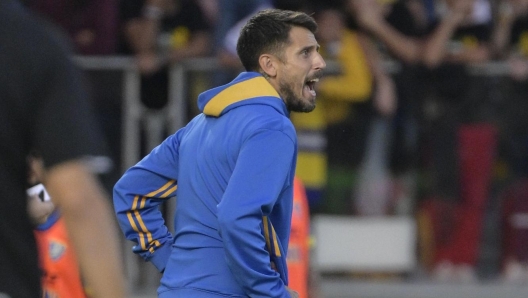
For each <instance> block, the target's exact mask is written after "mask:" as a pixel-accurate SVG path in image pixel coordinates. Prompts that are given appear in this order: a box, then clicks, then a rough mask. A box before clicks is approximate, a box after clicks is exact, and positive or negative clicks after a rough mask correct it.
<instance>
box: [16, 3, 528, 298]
mask: <svg viewBox="0 0 528 298" xmlns="http://www.w3.org/2000/svg"><path fill="white" fill-rule="evenodd" d="M23 2H24V4H25V5H26V6H27V7H28V8H29V9H30V10H31V11H33V12H34V14H36V15H38V16H39V17H42V18H45V19H48V20H50V21H51V22H53V23H55V24H56V26H57V27H59V28H60V29H61V30H62V32H63V34H64V36H65V37H66V38H68V39H69V40H70V44H71V47H72V49H73V51H74V52H75V56H74V57H72V59H74V60H75V62H76V63H77V65H78V66H79V67H80V68H81V69H83V70H84V71H85V73H86V77H87V83H88V84H89V86H90V90H91V92H92V98H93V104H94V107H95V109H96V112H97V116H98V117H99V123H100V126H101V127H102V128H103V130H104V132H105V134H106V138H107V141H108V143H109V144H110V145H111V149H112V152H111V153H112V156H111V158H112V159H113V161H114V165H115V167H114V168H113V170H112V171H111V172H109V173H107V174H105V175H102V176H101V179H102V181H103V182H104V184H105V185H106V187H107V189H108V191H109V192H110V191H111V189H112V187H113V185H114V183H115V182H116V181H117V179H118V178H119V177H120V176H121V174H122V173H123V172H124V171H125V170H126V169H127V168H129V167H130V166H132V165H133V164H135V163H136V162H137V161H139V160H140V159H141V158H142V157H143V156H144V155H145V154H147V153H148V152H149V151H150V150H152V149H153V148H154V147H155V146H156V145H157V144H159V143H160V142H161V141H162V140H163V139H164V138H165V137H167V136H168V135H170V134H172V133H173V132H175V131H176V130H177V129H178V128H180V127H182V126H183V125H185V124H186V123H187V122H188V121H189V120H190V119H191V118H192V117H194V116H195V115H196V114H197V113H198V111H197V106H196V97H197V95H198V94H199V93H200V92H202V91H205V90H207V89H208V88H211V87H214V86H217V85H218V84H223V83H227V82H229V81H230V80H231V79H233V78H234V76H236V75H237V74H238V73H239V72H240V71H241V70H242V69H241V65H240V63H239V61H238V58H237V56H236V40H237V37H238V32H239V29H240V26H241V24H244V22H245V20H246V19H247V18H248V17H249V16H251V15H253V14H254V13H255V12H257V11H259V10H261V9H265V8H270V7H277V8H283V9H291V10H299V11H304V12H307V13H309V14H311V15H312V16H313V17H314V18H315V19H316V20H317V22H318V24H319V30H318V32H317V40H318V42H319V43H320V45H321V53H322V54H323V56H324V57H325V59H326V60H327V62H328V67H327V70H326V71H325V73H326V75H325V77H324V78H323V79H322V80H321V81H320V83H319V84H318V86H317V94H318V95H317V100H318V102H317V109H316V110H315V111H314V112H312V113H309V114H293V115H292V116H291V119H292V121H293V123H294V125H295V127H296V129H297V133H298V137H299V156H298V167H297V176H298V178H299V179H300V180H301V181H302V183H303V184H304V187H305V189H306V199H307V204H308V206H309V215H310V218H309V219H310V223H309V224H308V223H304V224H306V225H309V227H310V239H309V249H310V252H311V253H310V256H309V258H307V260H306V261H309V268H310V274H309V277H307V280H308V284H309V287H310V290H309V296H310V297H311V298H318V297H329V298H330V297H358V298H359V297H372V298H374V297H393V298H394V297H421V298H426V297H437V298H438V297H450V298H454V297H527V296H528V286H526V285H527V284H528V0H122V1H119V0H25V1H23ZM175 205H176V203H175V200H174V199H173V200H171V201H169V203H168V204H167V205H166V206H164V207H163V208H164V212H165V214H166V218H167V220H168V221H169V222H171V216H172V215H171V214H172V211H171V210H172V209H174V208H175ZM123 239H124V237H123ZM131 247H132V243H129V242H125V240H123V256H124V258H125V259H126V265H127V269H126V270H127V276H128V280H129V286H130V289H131V290H132V292H133V293H137V295H138V297H155V289H156V287H157V284H158V281H159V273H157V272H156V271H155V269H154V267H153V266H151V265H150V264H147V263H144V262H143V261H141V260H139V259H138V258H137V257H136V256H134V255H133V254H132V252H131Z"/></svg>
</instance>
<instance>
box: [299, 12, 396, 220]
mask: <svg viewBox="0 0 528 298" xmlns="http://www.w3.org/2000/svg"><path fill="white" fill-rule="evenodd" d="M337 7H339V6H337ZM317 10H318V11H317V13H316V18H317V20H318V23H319V25H320V26H319V30H318V33H317V36H318V40H319V41H320V42H321V53H322V55H324V56H325V58H327V59H332V60H335V61H336V62H337V63H338V64H339V65H340V71H339V72H338V73H335V74H331V75H328V76H326V77H325V78H323V79H322V80H321V82H320V85H319V86H318V93H319V94H320V100H319V102H318V109H316V110H315V111H314V112H313V113H310V114H294V115H292V121H293V123H294V124H295V126H296V129H297V132H298V134H299V155H298V164H297V175H298V176H299V178H301V180H303V182H304V184H305V186H306V189H307V194H308V198H309V201H310V204H311V205H312V206H317V208H318V209H320V211H323V212H331V213H349V214H350V213H352V212H353V208H355V209H356V210H355V211H357V212H358V213H360V214H365V215H366V214H372V213H371V212H373V213H375V212H380V213H383V211H380V209H384V208H385V207H384V204H385V203H386V200H385V201H384V199H385V198H386V197H384V195H383V194H381V195H379V196H377V198H380V200H379V201H378V200H376V202H371V203H370V206H371V207H373V208H372V209H376V211H374V210H372V211H367V209H370V207H367V206H366V204H362V203H361V202H365V200H361V199H359V200H358V201H361V202H356V203H357V204H355V206H354V207H353V206H352V205H353V204H351V203H350V202H351V200H350V197H351V193H350V190H351V189H352V185H353V181H352V179H348V178H349V177H348V178H347V179H346V187H340V186H335V185H334V184H327V182H328V183H330V182H332V181H333V180H337V179H330V178H328V177H327V175H329V174H330V173H340V172H343V171H344V170H343V169H344V168H346V170H348V171H350V169H353V170H358V169H360V172H361V173H362V174H360V175H361V176H362V177H366V175H367V172H369V173H368V174H370V173H374V172H375V173H376V174H378V173H379V172H378V170H380V171H381V172H383V170H384V165H383V164H379V165H380V167H379V168H378V167H377V165H378V164H376V165H375V166H374V167H375V168H376V169H374V170H373V168H369V167H370V166H371V165H372V164H369V163H363V161H365V160H367V159H368V158H366V157H367V155H366V154H363V153H362V152H363V151H364V149H365V146H366V145H365V144H366V139H367V138H368V136H369V134H370V129H371V128H372V127H374V126H375V125H372V126H371V124H372V123H374V120H373V119H376V118H377V119H381V118H382V117H385V116H390V114H391V113H392V112H393V110H394V109H395V106H396V98H395V97H394V88H393V87H394V86H393V83H392V79H391V78H390V76H388V75H387V74H386V73H385V71H384V69H383V68H382V67H381V64H380V62H381V60H380V57H379V56H378V52H377V49H376V48H375V47H373V45H372V44H370V40H369V39H368V38H367V37H366V36H365V35H362V34H361V33H360V32H358V31H357V30H355V29H354V25H353V24H352V25H350V24H347V18H346V16H345V15H344V14H343V12H342V9H339V8H336V7H335V6H328V5H323V7H319V8H318V9H317ZM378 117H380V118H378ZM381 138H382V140H381V143H377V145H381V146H384V143H385V142H384V140H383V139H384V136H383V135H381ZM375 142H376V141H374V143H375ZM385 144H386V143H385ZM378 152H380V153H382V151H378ZM364 157H365V158H364ZM378 157H379V158H381V159H383V157H382V156H377V157H373V158H372V159H369V161H373V160H375V159H376V158H378ZM362 163H363V165H364V167H360V165H361V164H362ZM367 169H368V170H367ZM370 170H373V171H370ZM363 174H365V175H363ZM367 180H368V179H367ZM360 182H365V183H359V185H358V188H362V191H357V193H356V194H357V195H358V197H361V198H365V199H367V197H368V198H372V197H371V196H370V195H371V194H372V193H371V192H370V191H369V189H365V188H368V186H367V181H366V180H365V179H360ZM376 182H377V181H376ZM365 186H366V187H365ZM342 188H345V189H346V190H345V191H341V189H342ZM325 190H326V194H325V195H324V198H325V199H324V202H321V199H320V198H321V197H323V191H325ZM363 190H364V191H363ZM385 194H386V193H385ZM382 201H383V202H382Z"/></svg>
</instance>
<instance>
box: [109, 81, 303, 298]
mask: <svg viewBox="0 0 528 298" xmlns="http://www.w3.org/2000/svg"><path fill="white" fill-rule="evenodd" d="M198 106H199V108H200V110H201V111H202V113H201V114H200V115H198V116H196V117H195V118H194V119H193V120H191V121H190V122H189V123H188V124H187V126H186V127H184V128H182V129H180V130H178V131H177V132H176V133H175V134H174V135H172V136H170V137H168V138H167V139H166V140H165V141H164V142H163V143H162V144H161V145H159V146H158V147H156V148H155V149H154V150H153V151H152V152H151V153H150V154H149V155H147V156H146V157H145V158H144V159H143V160H141V161H140V162H139V163H138V164H136V165H135V166H133V167H132V168H130V169H129V170H128V171H127V172H126V173H125V174H124V175H123V177H122V178H121V179H120V180H119V181H118V182H117V184H116V185H115V187H114V206H115V210H116V213H117V217H118V220H119V224H120V226H121V229H122V230H123V231H124V233H125V235H126V237H127V239H129V240H131V241H134V242H135V243H137V245H136V246H134V248H133V250H134V252H135V253H138V254H139V255H141V256H142V257H143V258H144V259H145V260H148V261H150V262H152V263H153V264H154V265H155V266H156V267H157V268H158V269H159V270H160V271H163V272H164V274H163V277H162V279H161V285H160V287H159V289H158V295H159V297H193V298H194V297H197V298H200V297H219V296H220V297H290V295H289V294H288V293H287V291H286V288H285V285H287V283H288V276H287V269H286V251H287V249H288V240H289V234H290V223H291V214H292V197H293V177H294V170H295V162H296V155H297V139H296V134H295V129H294V127H293V125H292V123H291V122H290V120H289V112H288V110H287V108H286V105H285V104H284V102H283V100H282V99H281V98H280V97H279V95H278V93H277V91H276V90H275V89H274V88H273V87H272V86H271V85H270V84H269V83H268V82H267V81H266V79H265V78H264V77H262V76H261V75H260V74H258V73H255V72H244V73H241V74H240V75H239V76H238V77H237V78H236V79H235V80H234V81H232V82H231V83H229V84H227V85H224V86H220V87H217V88H214V89H211V90H208V91H206V92H204V93H202V94H200V96H199V97H198ZM174 196H177V207H176V211H175V212H176V213H175V219H174V230H175V233H174V235H171V234H170V233H169V230H168V229H167V227H166V226H165V223H164V220H163V218H162V215H161V213H160V211H159V210H158V206H159V205H160V204H161V203H163V201H164V200H166V199H168V198H170V197H174Z"/></svg>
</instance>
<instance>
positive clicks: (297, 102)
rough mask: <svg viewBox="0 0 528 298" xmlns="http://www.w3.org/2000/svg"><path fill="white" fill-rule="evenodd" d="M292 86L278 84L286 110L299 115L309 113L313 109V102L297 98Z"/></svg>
mask: <svg viewBox="0 0 528 298" xmlns="http://www.w3.org/2000/svg"><path fill="white" fill-rule="evenodd" d="M291 85H292V84H288V83H286V82H281V83H280V84H279V88H280V94H281V96H282V97H283V100H284V102H285V103H286V108H287V109H288V111H290V112H299V113H309V112H311V111H313V110H314V109H315V100H314V101H313V102H311V101H309V102H308V101H304V100H303V99H302V98H299V97H298V96H296V95H295V93H294V92H293V88H292V86H291Z"/></svg>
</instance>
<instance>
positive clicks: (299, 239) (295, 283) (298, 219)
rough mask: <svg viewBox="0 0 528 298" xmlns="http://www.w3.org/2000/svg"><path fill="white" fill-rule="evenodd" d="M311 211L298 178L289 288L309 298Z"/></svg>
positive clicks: (302, 297) (295, 185)
mask: <svg viewBox="0 0 528 298" xmlns="http://www.w3.org/2000/svg"><path fill="white" fill-rule="evenodd" d="M309 227H310V211H309V208H308V200H307V198H306V191H305V189H304V185H303V184H302V182H301V180H300V179H298V178H297V177H296V178H295V181H294V190H293V214H292V223H291V234H290V243H289V245H288V257H287V263H288V286H289V287H290V288H291V289H293V290H295V291H297V292H298V293H299V297H301V298H307V297H308V275H309V257H310V256H309V253H310V252H309V250H310V247H309V241H310V232H309Z"/></svg>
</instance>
